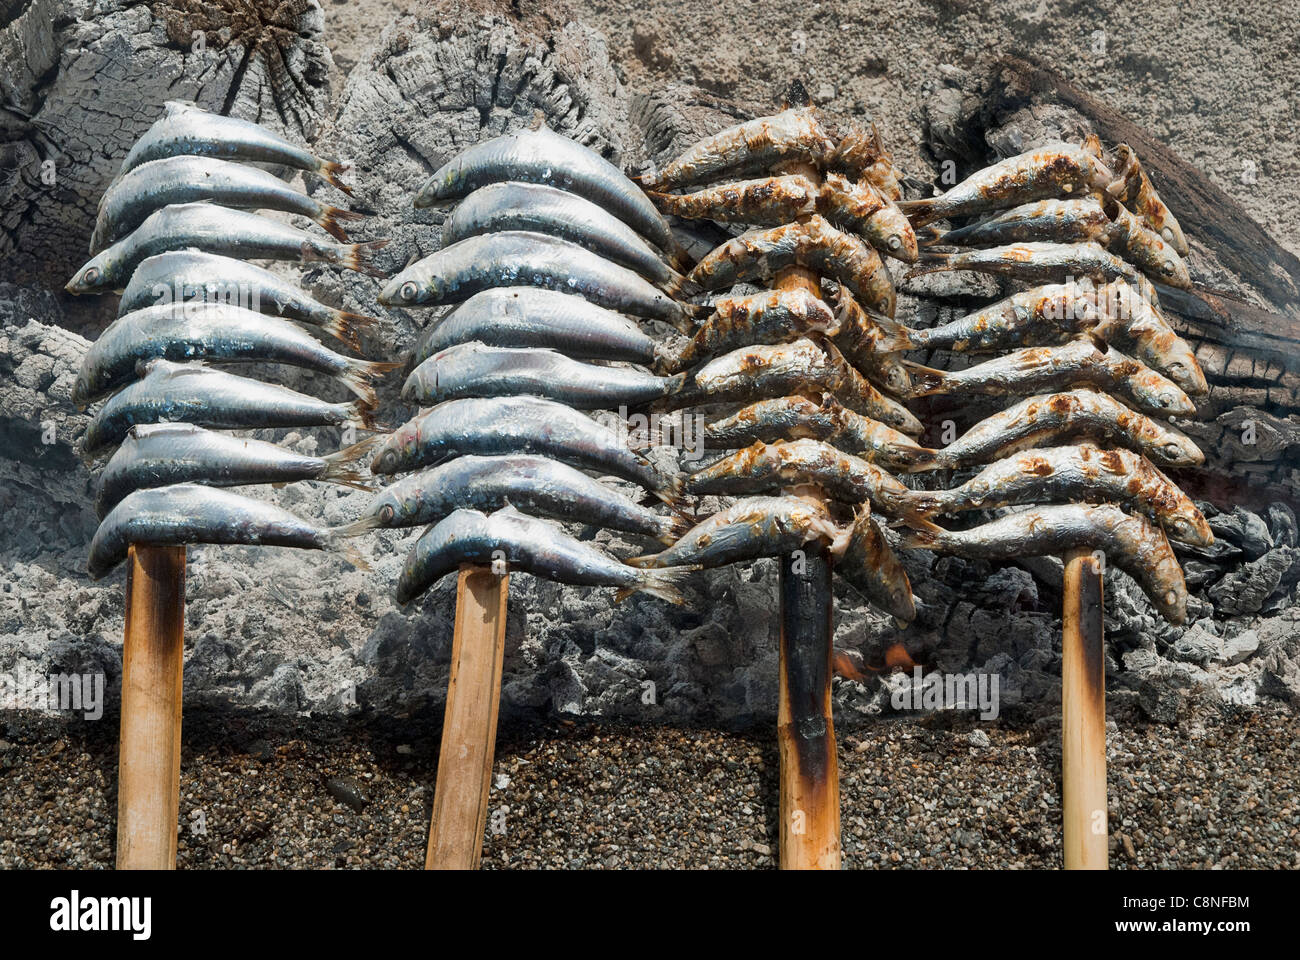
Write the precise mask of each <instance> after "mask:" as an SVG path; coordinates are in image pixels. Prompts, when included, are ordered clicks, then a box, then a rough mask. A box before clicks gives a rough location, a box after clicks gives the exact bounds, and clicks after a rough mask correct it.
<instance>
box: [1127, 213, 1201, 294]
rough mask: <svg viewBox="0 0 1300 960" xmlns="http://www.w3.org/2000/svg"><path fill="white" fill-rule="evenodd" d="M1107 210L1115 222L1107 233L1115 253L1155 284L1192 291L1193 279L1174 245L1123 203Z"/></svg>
mask: <svg viewBox="0 0 1300 960" xmlns="http://www.w3.org/2000/svg"><path fill="white" fill-rule="evenodd" d="M1107 209H1108V210H1109V212H1110V215H1111V220H1112V221H1113V222H1112V223H1111V226H1110V230H1109V231H1108V232H1107V240H1108V242H1109V244H1110V246H1111V248H1112V249H1114V250H1116V251H1118V252H1119V254H1120V255H1121V256H1122V257H1123V258H1124V259H1125V260H1127V261H1128V262H1129V263H1131V264H1133V265H1134V266H1136V267H1137V268H1138V269H1139V270H1141V271H1142V272H1143V273H1145V274H1146V275H1147V276H1148V277H1150V278H1151V279H1152V280H1157V281H1159V282H1160V283H1164V284H1167V285H1169V286H1171V287H1176V288H1177V289H1179V290H1190V289H1191V288H1192V275H1191V274H1190V273H1189V272H1188V270H1187V264H1186V263H1184V262H1183V258H1182V257H1181V256H1179V255H1178V252H1177V251H1176V250H1175V249H1174V246H1173V244H1171V243H1168V242H1166V241H1165V239H1164V238H1163V237H1161V236H1160V234H1158V233H1156V232H1155V231H1154V230H1151V229H1150V228H1149V227H1147V226H1146V225H1145V224H1144V223H1143V222H1142V221H1141V219H1140V218H1138V217H1137V216H1136V215H1135V214H1133V213H1131V212H1130V211H1129V210H1128V208H1127V207H1125V206H1124V205H1123V204H1122V203H1118V202H1115V201H1111V202H1110V204H1109V205H1108V206H1107Z"/></svg>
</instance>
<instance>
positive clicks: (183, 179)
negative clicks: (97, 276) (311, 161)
mask: <svg viewBox="0 0 1300 960" xmlns="http://www.w3.org/2000/svg"><path fill="white" fill-rule="evenodd" d="M200 201H208V202H212V203H216V204H220V205H222V206H226V207H238V208H242V209H248V210H279V211H283V212H284V213H296V214H298V215H299V216H302V217H306V218H307V219H309V220H312V221H314V222H315V223H317V224H318V225H319V226H320V227H321V228H322V229H323V230H325V231H326V232H327V233H328V234H329V235H330V236H332V237H333V238H334V239H335V240H338V241H339V242H340V243H347V242H348V237H347V234H346V233H345V232H344V230H343V226H342V224H343V223H344V222H347V221H355V220H363V219H365V218H364V217H363V216H362V215H361V214H359V213H351V212H349V211H347V210H341V209H339V208H338V207H331V206H327V205H326V204H323V203H321V202H320V201H319V200H315V199H313V198H312V197H309V196H308V195H307V194H305V193H300V192H298V191H297V190H295V189H294V188H293V187H291V186H289V184H287V183H285V182H284V181H283V180H281V179H280V178H279V177H277V176H275V175H274V174H271V173H268V172H267V171H265V170H262V169H259V168H258V167H250V166H248V165H246V164H242V163H232V162H230V161H228V160H218V159H215V158H212V157H196V156H184V155H182V156H175V157H167V158H165V159H162V160H151V161H149V162H148V163H144V164H141V165H140V166H138V167H135V168H134V169H132V170H131V171H130V172H128V173H127V174H125V175H124V176H123V177H122V179H120V180H118V181H117V182H116V183H114V184H113V185H112V186H111V187H109V189H108V191H107V192H106V193H105V194H104V196H103V198H102V199H101V200H100V202H99V214H98V216H97V218H96V221H95V231H94V234H93V235H92V237H91V240H90V252H91V253H92V254H94V253H98V252H99V251H100V250H102V249H103V248H104V247H106V246H108V245H109V244H111V243H114V242H116V241H117V240H120V239H122V238H123V237H124V236H126V235H127V234H128V233H130V232H131V231H132V230H134V229H135V228H136V227H138V226H140V224H142V223H144V221H145V219H146V218H148V216H149V215H150V214H151V213H153V212H154V211H156V210H159V209H161V208H162V207H165V206H167V205H169V204H174V203H197V202H200Z"/></svg>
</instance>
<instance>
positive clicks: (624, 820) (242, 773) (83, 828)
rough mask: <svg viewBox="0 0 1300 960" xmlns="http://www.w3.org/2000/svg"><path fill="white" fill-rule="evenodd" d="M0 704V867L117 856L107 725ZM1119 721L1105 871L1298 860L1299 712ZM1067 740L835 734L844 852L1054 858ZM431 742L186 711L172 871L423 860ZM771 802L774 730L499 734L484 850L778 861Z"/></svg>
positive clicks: (572, 857)
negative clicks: (9, 709)
mask: <svg viewBox="0 0 1300 960" xmlns="http://www.w3.org/2000/svg"><path fill="white" fill-rule="evenodd" d="M0 719H5V720H6V721H7V723H6V726H5V727H4V730H5V733H4V739H3V741H0V868H4V869H10V868H17V867H46V866H50V867H107V866H111V864H112V855H113V854H112V850H113V822H114V817H115V810H116V795H115V787H114V784H115V781H116V745H115V739H116V732H117V722H116V720H115V719H113V718H111V717H107V716H106V717H105V718H104V719H103V720H102V721H101V722H98V723H94V724H87V723H84V722H76V723H73V724H64V723H61V722H59V721H57V720H54V719H37V718H33V717H32V715H24V716H19V715H17V714H13V713H10V714H7V715H4V717H3V718H0ZM1116 719H1117V720H1118V723H1112V724H1111V730H1110V736H1109V748H1108V754H1109V774H1110V803H1111V809H1110V818H1111V830H1112V837H1111V843H1112V859H1111V862H1112V864H1113V865H1114V866H1115V867H1120V868H1124V867H1133V868H1161V869H1164V868H1196V867H1202V868H1215V867H1218V868H1295V867H1300V853H1298V851H1300V790H1298V789H1297V783H1298V776H1297V772H1296V771H1297V768H1298V767H1300V721H1297V719H1296V718H1294V717H1289V716H1285V715H1281V714H1267V713H1262V712H1257V713H1254V714H1252V715H1250V716H1248V717H1245V718H1233V719H1229V718H1224V717H1219V716H1215V717H1213V718H1203V719H1199V720H1191V721H1189V722H1187V723H1185V724H1182V725H1180V726H1178V727H1165V726H1152V725H1145V724H1142V723H1140V722H1139V721H1138V720H1136V718H1133V717H1127V716H1120V717H1118V718H1116ZM1059 735H1060V734H1059V725H1058V724H1056V723H1053V722H1046V721H1039V722H1038V723H1036V724H1034V725H1032V726H1029V727H1014V726H1010V725H1006V724H999V725H992V726H988V725H978V726H972V725H971V724H970V723H969V722H968V721H966V720H965V719H964V718H961V717H956V716H954V715H949V714H939V715H935V716H932V717H930V718H928V719H926V720H922V721H908V722H897V723H882V724H880V726H879V727H877V728H876V729H875V730H873V731H872V733H871V734H870V735H866V736H858V737H844V738H841V740H840V772H841V795H842V810H843V840H844V851H845V856H844V862H845V865H846V866H848V867H851V868H853V867H891V868H893V867H899V868H903V867H919V868H956V867H970V868H1030V869H1033V868H1038V869H1052V868H1056V867H1059V865H1060V859H1061V841H1060V827H1059V818H1060V809H1059V808H1060V748H1059ZM437 736H438V731H437V727H436V724H429V723H419V724H417V723H414V722H411V723H406V724H404V725H403V727H402V728H401V729H400V730H399V729H397V728H396V727H395V726H393V727H389V726H384V727H379V726H375V725H365V724H362V723H360V722H357V721H352V722H346V721H337V722H335V721H328V722H322V721H319V720H302V721H299V722H298V723H296V724H294V725H292V726H286V725H285V724H284V723H283V722H280V721H276V722H271V721H264V720H257V719H252V720H249V719H241V718H236V719H232V718H229V717H217V716H212V715H205V714H196V715H192V716H187V717H186V721H185V753H184V757H183V759H182V765H181V825H182V830H181V840H180V850H179V854H178V863H179V866H180V867H182V868H189V869H201V868H232V867H233V868H242V867H305V868H314V869H322V868H325V869H328V868H358V867H390V868H392V867H405V868H412V867H418V866H421V865H422V864H423V858H424V844H425V839H426V831H427V827H428V819H429V807H430V804H431V802H432V797H433V772H434V771H435V770H436V767H437V756H436V754H437V750H436V744H437ZM776 804H777V758H776V749H775V737H774V732H773V731H771V730H759V731H750V732H747V733H744V734H739V735H738V734H732V733H728V732H725V731H718V730H682V729H673V728H667V727H628V726H621V725H620V726H610V725H602V726H596V725H590V724H568V723H564V724H558V725H544V726H537V727H532V728H529V729H521V728H515V729H508V730H503V731H502V732H501V736H500V738H499V741H498V746H497V754H496V769H495V774H494V789H493V794H492V800H491V804H490V808H489V823H488V833H487V837H486V846H485V848H484V853H483V866H484V867H485V868H522V867H544V868H619V867H637V868H652V867H662V868H705V867H707V868H712V869H717V868H733V869H734V868H771V867H774V866H775V862H776V847H777V844H776V819H777V809H776ZM204 831H206V832H204Z"/></svg>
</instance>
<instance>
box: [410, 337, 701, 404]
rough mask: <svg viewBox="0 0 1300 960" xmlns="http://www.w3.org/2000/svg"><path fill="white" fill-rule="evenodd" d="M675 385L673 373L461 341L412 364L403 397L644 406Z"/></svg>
mask: <svg viewBox="0 0 1300 960" xmlns="http://www.w3.org/2000/svg"><path fill="white" fill-rule="evenodd" d="M674 386H675V380H674V379H673V378H670V377H656V376H655V375H654V374H651V373H646V372H645V371H644V370H639V369H637V368H635V367H603V366H598V365H597V364H594V363H583V362H582V361H580V360H571V359H570V358H568V357H566V356H564V355H563V354H562V353H557V352H556V351H554V350H539V349H537V348H535V347H529V348H525V349H515V348H511V347H489V346H485V345H484V344H482V343H461V344H457V345H456V346H454V347H451V348H449V349H447V350H444V351H442V352H441V353H435V354H434V355H433V356H432V357H430V358H429V359H428V360H425V361H424V362H423V363H422V364H420V365H419V366H418V367H416V368H415V369H414V370H412V371H411V375H410V376H409V377H407V378H406V383H405V384H403V386H402V399H403V400H418V401H420V402H421V403H441V402H442V401H444V400H459V399H461V398H463V397H510V396H517V395H519V394H529V395H531V396H536V397H545V398H546V399H547V400H557V401H559V402H560V403H564V404H567V405H569V406H571V407H574V408H576V409H578V410H612V409H616V408H618V407H639V406H643V405H645V404H647V403H649V402H650V401H652V400H658V399H660V398H661V397H663V396H665V395H666V394H667V393H668V392H669V391H670V390H671V389H673V387H674Z"/></svg>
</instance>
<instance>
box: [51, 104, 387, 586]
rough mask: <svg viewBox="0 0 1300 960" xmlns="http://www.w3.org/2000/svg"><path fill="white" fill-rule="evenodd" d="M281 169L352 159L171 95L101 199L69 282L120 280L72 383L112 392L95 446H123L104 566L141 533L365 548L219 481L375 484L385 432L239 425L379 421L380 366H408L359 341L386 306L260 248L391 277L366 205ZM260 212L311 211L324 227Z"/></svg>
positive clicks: (103, 394)
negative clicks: (305, 276) (330, 200)
mask: <svg viewBox="0 0 1300 960" xmlns="http://www.w3.org/2000/svg"><path fill="white" fill-rule="evenodd" d="M277 169H278V170H282V171H283V170H288V171H294V172H296V171H304V172H305V173H307V174H310V175H314V176H317V177H320V178H322V179H324V180H325V181H327V182H328V183H330V184H331V185H333V186H334V187H335V188H337V189H338V190H339V191H341V192H342V193H344V194H350V193H351V191H350V189H349V188H348V187H347V186H346V185H345V184H344V183H343V182H342V181H341V180H340V178H339V177H340V174H341V173H342V172H343V171H344V169H345V167H344V165H342V164H339V163H334V162H330V161H326V160H322V159H320V158H318V157H316V156H314V155H313V154H311V153H310V152H309V151H307V150H304V149H303V148H301V147H299V146H296V145H295V144H293V143H291V142H289V141H287V140H285V139H284V138H282V137H280V136H278V135H277V134H275V133H273V132H271V131H269V130H266V129H264V128H263V127H260V126H258V125H256V124H253V123H250V122H247V121H244V120H240V119H237V118H234V117H228V116H222V115H218V114H213V113H209V112H207V111H205V110H202V109H200V108H199V107H197V106H195V105H193V104H189V103H182V102H171V103H168V104H167V105H166V107H165V110H164V113H163V115H162V116H161V117H160V118H159V119H158V120H157V122H155V123H154V124H153V125H152V126H151V127H150V128H149V129H148V130H147V131H146V132H145V133H144V135H143V136H142V137H141V138H140V139H139V140H138V141H137V142H136V143H135V145H134V146H133V147H132V149H131V150H130V152H129V153H128V154H127V156H126V158H125V160H124V161H123V163H122V167H121V171H120V173H119V174H118V175H117V177H116V178H115V179H114V181H113V182H112V183H111V184H110V186H109V187H108V189H107V190H106V191H105V193H104V195H103V197H102V199H101V201H100V204H99V210H98V215H97V218H96V224H95V230H94V233H93V236H92V240H91V250H90V253H91V259H90V260H89V262H87V263H86V264H85V265H84V266H83V267H81V269H80V270H78V271H77V273H76V276H74V277H73V279H72V280H71V281H70V282H69V283H68V285H67V289H68V291H69V292H71V293H74V294H87V293H104V292H110V291H116V292H118V293H120V294H121V301H120V305H119V308H118V316H117V318H116V319H115V320H113V322H112V323H110V324H109V325H108V327H107V328H105V330H104V331H103V333H102V334H101V335H100V336H99V337H98V338H97V339H96V341H95V342H94V343H93V344H92V345H91V347H90V349H89V351H88V352H87V353H86V356H85V358H84V360H83V363H82V366H81V370H80V373H79V375H78V377H77V380H76V383H75V386H74V388H73V398H74V400H75V401H76V402H77V403H78V404H79V405H80V406H83V407H84V406H86V405H89V404H92V403H93V404H98V409H97V410H96V411H95V413H94V415H93V417H92V418H91V420H90V423H89V426H88V428H87V430H86V433H85V436H84V438H83V440H82V448H83V454H84V455H85V457H86V458H87V459H88V460H92V461H94V460H102V459H105V458H106V459H107V463H106V464H105V465H104V466H103V470H102V473H101V475H100V478H99V485H98V492H97V497H96V508H97V510H98V513H99V516H100V526H99V528H98V530H97V531H96V534H95V536H94V538H93V540H92V542H91V546H90V559H89V568H90V573H91V575H92V576H94V577H100V576H103V575H104V574H106V573H108V572H109V571H110V570H112V569H113V568H114V567H115V566H117V565H118V564H119V563H121V562H122V560H124V559H125V558H126V556H127V551H128V548H129V547H130V545H131V544H133V543H155V544H157V543H162V544H175V543H242V544H273V545H284V546H296V547H306V548H312V549H325V548H338V549H340V550H341V551H342V552H343V554H344V555H345V556H347V557H348V558H349V559H351V560H353V561H354V562H356V563H357V564H358V565H360V564H361V561H360V559H359V557H358V556H357V555H356V553H355V551H354V550H352V549H351V548H350V547H349V545H348V543H347V542H346V541H344V540H342V539H340V537H339V536H338V534H337V532H336V531H334V530H331V529H328V528H323V527H320V526H317V525H315V524H312V523H309V522H307V521H305V520H303V519H301V518H299V517H297V516H295V515H293V514H292V513H290V512H288V511H286V510H283V509H281V508H279V507H278V506H275V505H274V504H272V503H269V502H266V501H265V500H262V499H254V498H252V497H248V496H244V495H241V494H237V493H234V492H231V491H228V490H224V489H219V488H224V487H235V486H243V485H249V484H269V483H276V484H284V483H291V482H294V481H301V480H323V481H331V482H334V483H341V484H347V485H350V486H361V487H368V486H369V484H368V480H369V475H368V474H367V473H366V471H365V467H364V463H363V462H362V461H363V460H364V458H365V457H366V455H367V453H368V452H369V451H370V450H371V449H372V448H373V447H374V445H375V444H376V443H377V440H376V439H375V438H370V439H367V440H363V441H361V442H359V443H356V444H352V445H350V446H348V447H346V448H345V449H342V450H340V451H338V452H337V453H334V454H330V455H327V456H308V455H303V454H300V453H297V452H295V451H294V450H291V449H288V448H286V447H282V446H279V445H277V444H274V443H270V442H266V441H262V440H256V439H250V438H246V437H243V436H236V435H235V434H233V433H231V432H229V431H257V430H268V429H274V428H291V427H292V428H304V427H347V426H349V425H354V426H356V427H359V428H363V429H368V428H370V427H372V426H373V423H372V418H373V414H374V410H375V406H376V395H375V387H374V381H375V380H376V379H377V378H379V377H382V376H383V375H384V374H385V373H386V372H387V371H389V370H390V369H392V368H394V367H396V366H398V364H395V363H387V362H375V361H369V360H364V359H360V358H358V357H356V356H354V355H353V354H354V353H356V352H358V350H359V348H360V346H361V344H362V342H363V338H364V337H365V335H366V331H367V330H369V329H371V328H373V327H374V326H375V325H376V323H377V321H376V320H375V319H374V318H371V317H367V316H362V315H359V314H355V313H350V312H347V311H344V310H340V309H337V308H334V307H329V306H326V305H325V304H322V303H320V302H318V301H316V300H314V299H313V298H311V297H310V296H308V295H307V294H306V293H305V292H303V291H302V290H301V289H300V287H299V285H298V284H297V283H296V282H295V281H293V280H291V279H287V278H286V277H285V276H282V275H280V274H278V273H275V272H272V271H271V270H269V269H267V268H265V267H262V266H258V265H255V264H253V263H250V262H248V261H250V260H262V261H288V262H290V263H324V264H332V265H336V266H339V267H343V268H347V269H350V270H354V271H358V272H360V273H363V274H371V275H377V271H375V270H374V268H373V267H371V266H370V262H369V261H370V257H371V255H372V254H373V252H374V251H375V250H376V249H378V248H379V247H381V246H383V241H376V242H371V243H360V244H357V243H350V242H349V241H348V237H347V235H346V233H345V232H344V226H343V225H344V224H347V223H353V222H356V221H359V220H361V219H363V217H362V216H361V215H359V214H356V213H352V212H349V211H347V210H344V209H340V208H338V207H334V206H329V205H327V204H325V203H322V202H321V201H320V200H318V199H316V198H314V197H311V196H308V195H306V194H305V193H303V192H301V191H299V190H297V189H295V188H294V187H292V186H291V185H290V184H289V183H288V182H287V181H286V180H284V179H282V178H281V177H280V176H277V175H276V174H275V173H273V172H272V171H273V170H277ZM257 211H268V212H274V213H279V214H293V215H297V216H302V217H306V218H308V219H309V220H311V221H313V222H314V223H315V224H317V225H318V226H319V228H320V230H321V232H320V233H317V232H315V228H311V229H308V230H300V229H298V228H296V227H294V226H291V225H290V224H289V223H288V222H286V219H287V218H283V217H281V218H278V219H277V218H274V217H272V216H266V215H263V214H261V213H258V212H257ZM230 364H236V365H244V367H249V366H250V365H251V368H252V369H255V370H257V371H259V372H260V371H262V370H264V369H267V368H268V365H269V369H271V370H273V371H278V370H284V369H285V368H296V369H298V370H300V371H307V372H309V373H310V374H314V375H320V376H323V377H324V378H326V379H327V380H331V381H334V382H336V383H337V384H339V385H340V387H339V388H338V389H337V390H335V392H336V393H339V394H341V395H343V396H347V397H349V398H350V399H346V400H325V399H321V398H320V397H317V396H315V395H312V394H308V393H303V392H299V391H297V390H293V389H290V388H289V387H288V386H285V385H283V384H281V383H277V382H268V381H267V380H264V379H262V378H260V377H254V376H248V375H241V374H236V373H234V372H230V370H229V369H222V368H223V367H226V366H227V365H230ZM241 369H243V368H242V367H241ZM327 389H330V388H327ZM344 435H346V432H345V433H344Z"/></svg>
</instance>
